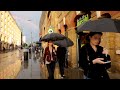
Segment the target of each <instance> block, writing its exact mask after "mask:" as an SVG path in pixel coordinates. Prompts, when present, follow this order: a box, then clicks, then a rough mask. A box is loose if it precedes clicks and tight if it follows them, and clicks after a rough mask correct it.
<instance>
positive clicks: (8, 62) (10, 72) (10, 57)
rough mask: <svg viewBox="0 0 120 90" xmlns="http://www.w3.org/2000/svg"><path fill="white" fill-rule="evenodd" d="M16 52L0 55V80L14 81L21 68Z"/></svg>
mask: <svg viewBox="0 0 120 90" xmlns="http://www.w3.org/2000/svg"><path fill="white" fill-rule="evenodd" d="M16 54H17V51H13V52H9V53H2V54H0V79H14V78H15V77H16V75H17V73H18V72H19V70H20V67H21V60H19V58H18V57H16Z"/></svg>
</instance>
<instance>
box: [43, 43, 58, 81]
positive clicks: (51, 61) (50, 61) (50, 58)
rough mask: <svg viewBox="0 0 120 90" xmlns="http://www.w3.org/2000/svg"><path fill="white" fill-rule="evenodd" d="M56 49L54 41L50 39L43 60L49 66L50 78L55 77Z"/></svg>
mask: <svg viewBox="0 0 120 90" xmlns="http://www.w3.org/2000/svg"><path fill="white" fill-rule="evenodd" d="M56 59H57V56H56V50H55V47H54V46H53V42H52V41H48V46H47V47H46V48H45V51H44V56H43V61H44V64H46V66H47V70H48V74H49V76H48V79H54V70H55V63H56Z"/></svg>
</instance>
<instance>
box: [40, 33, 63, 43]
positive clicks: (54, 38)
mask: <svg viewBox="0 0 120 90" xmlns="http://www.w3.org/2000/svg"><path fill="white" fill-rule="evenodd" d="M64 38H65V36H64V35H62V34H59V33H50V34H46V35H45V36H44V37H43V38H42V39H41V41H45V42H47V41H49V40H51V41H57V40H62V39H64Z"/></svg>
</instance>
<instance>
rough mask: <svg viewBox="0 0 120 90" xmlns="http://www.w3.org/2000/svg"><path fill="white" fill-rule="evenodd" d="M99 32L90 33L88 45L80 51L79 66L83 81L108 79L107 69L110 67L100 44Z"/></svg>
mask: <svg viewBox="0 0 120 90" xmlns="http://www.w3.org/2000/svg"><path fill="white" fill-rule="evenodd" d="M101 36H102V33H101V32H90V33H89V35H88V38H87V40H88V43H87V44H85V45H84V46H83V47H82V48H81V49H80V59H79V66H80V67H81V68H82V69H83V70H84V77H85V79H109V75H108V73H107V69H108V68H110V67H111V63H106V61H110V56H109V55H108V52H107V51H104V49H103V47H101V46H99V44H100V42H101Z"/></svg>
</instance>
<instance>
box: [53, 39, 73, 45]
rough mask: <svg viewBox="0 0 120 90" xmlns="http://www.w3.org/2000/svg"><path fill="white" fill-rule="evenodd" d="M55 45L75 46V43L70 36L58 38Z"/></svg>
mask: <svg viewBox="0 0 120 90" xmlns="http://www.w3.org/2000/svg"><path fill="white" fill-rule="evenodd" d="M53 43H54V44H55V45H57V46H61V47H70V46H73V45H74V43H73V41H72V40H70V39H69V38H67V37H66V38H65V39H63V40H58V41H54V42H53Z"/></svg>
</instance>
